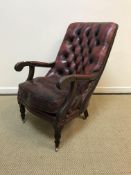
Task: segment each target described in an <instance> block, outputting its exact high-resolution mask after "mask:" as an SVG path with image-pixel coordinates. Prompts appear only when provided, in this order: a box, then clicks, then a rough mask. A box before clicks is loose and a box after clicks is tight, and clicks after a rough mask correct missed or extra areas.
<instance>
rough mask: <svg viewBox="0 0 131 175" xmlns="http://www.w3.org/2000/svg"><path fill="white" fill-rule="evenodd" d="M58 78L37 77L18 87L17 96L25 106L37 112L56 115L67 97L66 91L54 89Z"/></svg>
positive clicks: (54, 76)
mask: <svg viewBox="0 0 131 175" xmlns="http://www.w3.org/2000/svg"><path fill="white" fill-rule="evenodd" d="M59 78H60V77H59V76H56V75H53V76H49V77H37V78H34V79H33V80H31V81H25V82H24V83H21V84H20V85H19V96H18V100H19V99H20V100H21V101H22V103H23V104H24V105H25V106H28V107H31V108H35V109H37V110H38V111H43V112H48V113H56V112H57V111H58V110H59V109H60V107H61V106H62V104H63V103H64V101H65V98H66V97H67V95H68V89H67V88H65V89H64V90H60V89H58V88H57V87H56V83H57V82H58V80H59Z"/></svg>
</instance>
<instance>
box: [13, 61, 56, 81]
mask: <svg viewBox="0 0 131 175" xmlns="http://www.w3.org/2000/svg"><path fill="white" fill-rule="evenodd" d="M54 65H55V62H52V63H45V62H38V61H23V62H18V63H17V64H16V65H15V67H14V69H15V70H16V71H19V72H20V71H21V70H22V69H23V68H24V67H25V66H29V74H28V77H27V80H32V78H33V76H34V72H35V67H53V66H54Z"/></svg>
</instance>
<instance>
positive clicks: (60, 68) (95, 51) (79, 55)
mask: <svg viewBox="0 0 131 175" xmlns="http://www.w3.org/2000/svg"><path fill="white" fill-rule="evenodd" d="M116 29H117V25H116V24H114V23H72V24H70V25H69V27H68V29H67V32H66V35H65V37H64V40H63V42H62V45H61V47H60V50H59V52H58V55H57V58H56V62H55V65H54V66H53V67H52V68H51V69H50V71H49V72H48V73H47V75H46V76H45V77H38V78H35V79H33V80H32V81H26V82H24V83H22V84H20V85H19V96H18V100H19V101H22V103H23V104H24V105H25V106H29V107H30V108H35V109H36V108H37V110H38V111H43V112H47V113H54V114H55V113H57V112H58V110H59V109H60V108H61V107H62V105H63V103H64V101H65V100H66V98H67V96H68V93H69V89H70V84H68V85H67V87H66V88H65V89H64V90H60V89H58V88H57V86H56V85H57V83H58V81H59V79H60V78H61V77H62V76H66V75H70V74H81V75H86V74H91V73H92V74H95V75H96V76H97V75H99V74H100V73H101V71H102V70H103V68H104V65H105V63H106V61H107V58H108V55H109V52H110V49H111V46H112V42H113V38H114V33H115V31H116ZM96 84H97V81H96V83H95V86H96ZM88 88H89V81H88V80H79V81H78V82H77V91H76V95H75V98H74V100H73V101H72V103H71V106H70V109H69V111H73V110H76V109H79V108H80V106H81V105H82V103H83V101H84V99H85V98H86V96H87V95H88V93H89V90H88ZM92 89H93V88H92Z"/></svg>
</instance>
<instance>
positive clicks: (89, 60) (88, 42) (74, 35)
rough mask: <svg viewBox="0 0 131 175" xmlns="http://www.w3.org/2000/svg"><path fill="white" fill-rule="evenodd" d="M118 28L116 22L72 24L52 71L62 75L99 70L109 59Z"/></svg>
mask: <svg viewBox="0 0 131 175" xmlns="http://www.w3.org/2000/svg"><path fill="white" fill-rule="evenodd" d="M116 30H117V24H115V23H72V24H70V25H69V27H68V29H67V32H66V35H65V37H64V40H63V42H62V45H61V47H60V50H59V52H58V55H57V58H56V64H55V67H54V68H53V70H52V71H53V72H54V73H57V74H58V75H60V76H63V75H69V74H88V73H93V72H95V73H97V72H99V71H100V69H101V67H102V65H103V64H104V61H106V60H107V57H108V53H109V52H110V48H111V46H112V42H113V39H114V37H115V36H114V35H115V32H116ZM52 71H51V72H52Z"/></svg>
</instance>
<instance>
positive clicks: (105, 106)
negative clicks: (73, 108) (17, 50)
mask: <svg viewBox="0 0 131 175" xmlns="http://www.w3.org/2000/svg"><path fill="white" fill-rule="evenodd" d="M89 113H90V116H89V118H88V119H87V120H82V119H80V118H77V119H75V120H74V121H72V122H71V123H69V124H68V125H67V126H65V128H64V130H63V132H62V139H61V148H60V150H59V152H57V153H56V152H55V151H54V143H53V142H54V140H53V129H52V127H51V125H50V124H48V123H47V122H45V121H44V120H41V119H39V118H36V117H34V116H33V115H31V114H30V113H27V116H28V120H27V122H26V123H25V124H22V122H21V120H20V114H19V109H18V105H17V102H16V96H0V175H88V174H89V175H97V174H102V175H106V174H108V175H121V174H126V175H129V174H131V95H121V96H120V95H110V96H109V95H101V96H100V95H94V96H93V97H92V99H91V101H90V107H89Z"/></svg>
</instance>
